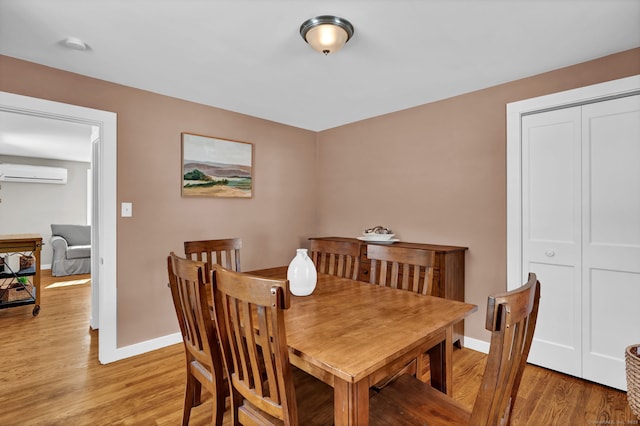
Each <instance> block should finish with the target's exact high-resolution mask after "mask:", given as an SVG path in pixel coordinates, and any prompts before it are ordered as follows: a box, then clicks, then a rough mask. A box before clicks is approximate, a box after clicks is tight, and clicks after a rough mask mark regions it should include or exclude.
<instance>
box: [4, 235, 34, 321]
mask: <svg viewBox="0 0 640 426" xmlns="http://www.w3.org/2000/svg"><path fill="white" fill-rule="evenodd" d="M41 249H42V236H41V235H39V234H7V235H0V255H1V256H5V255H7V254H9V253H27V254H29V255H31V256H33V257H34V259H35V260H34V264H33V266H31V267H29V268H25V269H18V270H15V271H12V270H11V269H10V268H9V265H5V268H4V269H5V270H4V271H2V272H0V284H2V288H1V289H0V295H4V294H5V293H6V292H8V291H9V289H8V288H7V287H8V286H9V285H11V284H14V283H16V282H18V280H17V278H19V277H27V278H28V279H29V281H30V283H31V285H33V291H34V293H35V294H33V293H31V294H30V296H31V297H29V298H25V299H21V300H14V301H1V300H0V309H5V308H10V307H13V306H22V305H29V304H35V306H34V308H33V315H34V316H36V315H38V313H39V312H40V298H41V295H42V291H40V251H41ZM7 260H8V259H7ZM20 285H22V286H23V288H24V289H25V291H27V290H26V286H25V285H24V284H22V283H21V284H20Z"/></svg>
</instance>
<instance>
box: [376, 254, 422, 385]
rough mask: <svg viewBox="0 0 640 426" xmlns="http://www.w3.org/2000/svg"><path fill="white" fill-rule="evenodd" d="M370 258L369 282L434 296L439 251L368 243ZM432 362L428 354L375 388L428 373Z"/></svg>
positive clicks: (380, 382)
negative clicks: (434, 280) (434, 270)
mask: <svg viewBox="0 0 640 426" xmlns="http://www.w3.org/2000/svg"><path fill="white" fill-rule="evenodd" d="M367 258H368V259H369V260H370V261H371V268H370V275H369V282H370V283H371V284H378V285H381V286H384V287H391V288H397V289H400V290H407V291H412V292H414V293H418V294H422V295H427V296H431V295H432V291H433V268H434V262H435V252H433V251H431V250H423V249H417V248H407V247H394V246H390V245H377V244H369V245H367ZM428 361H429V355H428V353H424V354H422V355H421V356H419V357H418V358H416V359H415V360H413V361H412V362H411V363H409V364H407V365H406V366H405V367H403V368H402V369H399V370H398V371H396V372H395V373H393V374H391V375H389V376H388V377H386V378H385V379H383V380H381V381H379V382H378V383H375V384H374V385H373V388H374V389H377V390H379V389H382V388H384V387H385V386H386V385H387V384H388V383H389V382H391V381H393V380H395V379H396V378H397V377H399V376H401V375H403V374H411V375H417V376H418V377H424V376H425V374H426V373H425V370H427V368H426V367H427V366H428V365H429V364H428Z"/></svg>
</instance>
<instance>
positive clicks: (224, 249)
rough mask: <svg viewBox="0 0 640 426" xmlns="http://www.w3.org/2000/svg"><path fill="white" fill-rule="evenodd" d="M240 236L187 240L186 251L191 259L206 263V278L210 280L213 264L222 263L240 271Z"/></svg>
mask: <svg viewBox="0 0 640 426" xmlns="http://www.w3.org/2000/svg"><path fill="white" fill-rule="evenodd" d="M241 248H242V240H241V239H240V238H227V239H222V240H203V241H185V242H184V253H185V254H186V256H187V258H189V259H191V260H198V261H200V262H204V263H205V264H206V269H205V271H204V272H205V279H206V280H207V282H209V279H210V278H211V270H212V268H213V265H222V266H224V267H225V268H226V269H230V270H232V271H236V272H240V249H241Z"/></svg>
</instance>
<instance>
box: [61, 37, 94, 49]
mask: <svg viewBox="0 0 640 426" xmlns="http://www.w3.org/2000/svg"><path fill="white" fill-rule="evenodd" d="M61 43H62V45H63V46H64V47H66V48H68V49H73V50H80V51H85V50H87V49H88V48H89V46H87V43H85V42H84V41H82V40H80V39H79V38H76V37H67V38H65V39H64V40H62V41H61Z"/></svg>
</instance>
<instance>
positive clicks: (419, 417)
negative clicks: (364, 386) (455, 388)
mask: <svg viewBox="0 0 640 426" xmlns="http://www.w3.org/2000/svg"><path fill="white" fill-rule="evenodd" d="M369 404H370V409H369V417H370V418H369V420H370V424H371V425H376V426H384V425H388V426H392V425H393V426H402V425H405V426H417V425H425V424H427V425H429V426H451V425H466V424H468V423H469V419H470V417H471V412H470V411H469V410H467V408H466V407H465V406H463V405H462V404H460V403H459V402H457V401H455V400H453V399H452V398H450V397H448V396H447V395H445V394H443V393H442V392H440V391H438V390H437V389H434V388H433V387H431V385H429V384H428V383H423V382H421V381H420V380H418V379H416V378H415V377H413V376H409V375H402V376H400V377H398V378H397V379H396V380H395V381H393V382H391V383H389V384H388V385H387V386H385V388H384V389H383V390H381V391H380V392H379V393H378V394H376V395H375V396H374V397H373V398H371V400H370V402H369ZM425 421H426V423H425Z"/></svg>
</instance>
